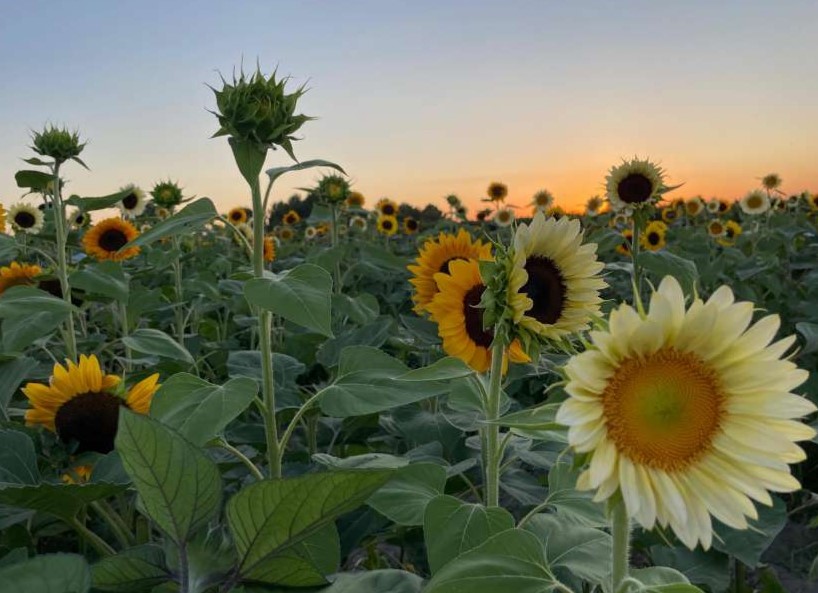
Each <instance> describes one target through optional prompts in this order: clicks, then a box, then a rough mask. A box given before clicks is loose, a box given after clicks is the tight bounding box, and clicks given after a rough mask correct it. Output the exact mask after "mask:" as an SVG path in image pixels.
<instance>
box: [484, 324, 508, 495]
mask: <svg viewBox="0 0 818 593" xmlns="http://www.w3.org/2000/svg"><path fill="white" fill-rule="evenodd" d="M495 335H496V334H495ZM504 350H505V345H504V344H503V341H502V340H500V339H497V340H495V341H494V344H493V345H492V347H491V370H490V371H489V390H488V397H487V398H486V421H487V423H488V424H487V426H486V452H485V456H484V457H485V464H486V467H485V475H486V495H485V500H486V506H487V507H496V506H499V505H500V461H501V459H502V452H501V450H500V426H499V425H498V424H497V423H496V422H497V420H498V419H499V418H500V382H501V381H502V378H503V352H504Z"/></svg>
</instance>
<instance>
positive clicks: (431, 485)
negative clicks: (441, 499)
mask: <svg viewBox="0 0 818 593" xmlns="http://www.w3.org/2000/svg"><path fill="white" fill-rule="evenodd" d="M445 486H446V470H445V469H444V468H443V467H441V466H439V465H437V464H435V463H413V464H411V465H407V466H404V467H401V468H399V469H398V470H397V471H396V472H395V474H394V476H392V479H391V480H389V482H388V483H387V484H386V485H385V486H384V487H383V488H381V489H380V490H378V491H377V492H376V493H375V494H373V495H372V496H370V497H369V500H368V501H366V502H367V504H368V505H369V506H371V507H372V508H373V509H375V510H376V511H378V512H379V513H381V514H382V515H384V516H386V517H388V518H389V519H391V520H392V521H394V522H395V523H397V524H398V525H422V524H423V513H424V512H425V511H426V505H427V504H429V501H430V500H432V499H433V498H435V497H437V496H439V495H441V494H443V489H444V487H445Z"/></svg>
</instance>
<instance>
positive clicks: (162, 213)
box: [154, 206, 170, 220]
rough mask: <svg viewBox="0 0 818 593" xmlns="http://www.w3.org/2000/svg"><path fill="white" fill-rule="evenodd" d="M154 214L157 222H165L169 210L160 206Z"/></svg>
mask: <svg viewBox="0 0 818 593" xmlns="http://www.w3.org/2000/svg"><path fill="white" fill-rule="evenodd" d="M154 212H155V213H156V218H158V219H159V220H165V219H166V218H168V217H169V216H170V210H168V209H167V208H163V207H161V206H160V207H158V208H157V209H156V210H155V211H154Z"/></svg>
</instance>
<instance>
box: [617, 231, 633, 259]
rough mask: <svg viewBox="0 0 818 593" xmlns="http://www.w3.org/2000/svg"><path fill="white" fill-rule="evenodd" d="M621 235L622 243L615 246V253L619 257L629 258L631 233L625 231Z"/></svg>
mask: <svg viewBox="0 0 818 593" xmlns="http://www.w3.org/2000/svg"><path fill="white" fill-rule="evenodd" d="M621 234H622V242H621V243H620V244H619V245H617V246H616V252H617V253H619V254H620V255H625V256H627V257H630V255H631V244H632V243H633V231H632V230H631V229H625V230H624V231H622V233H621Z"/></svg>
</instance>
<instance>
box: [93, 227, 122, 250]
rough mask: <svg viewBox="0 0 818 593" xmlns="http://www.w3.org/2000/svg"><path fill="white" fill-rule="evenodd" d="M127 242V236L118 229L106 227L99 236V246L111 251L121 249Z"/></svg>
mask: <svg viewBox="0 0 818 593" xmlns="http://www.w3.org/2000/svg"><path fill="white" fill-rule="evenodd" d="M127 242H128V237H126V236H125V233H123V232H122V231H121V230H120V229H108V230H107V231H105V232H104V233H102V234H101V235H100V236H99V246H100V247H101V248H102V249H104V250H105V251H110V252H112V253H113V252H116V251H119V250H120V249H122V248H123V247H124V246H125V244H126V243H127Z"/></svg>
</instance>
